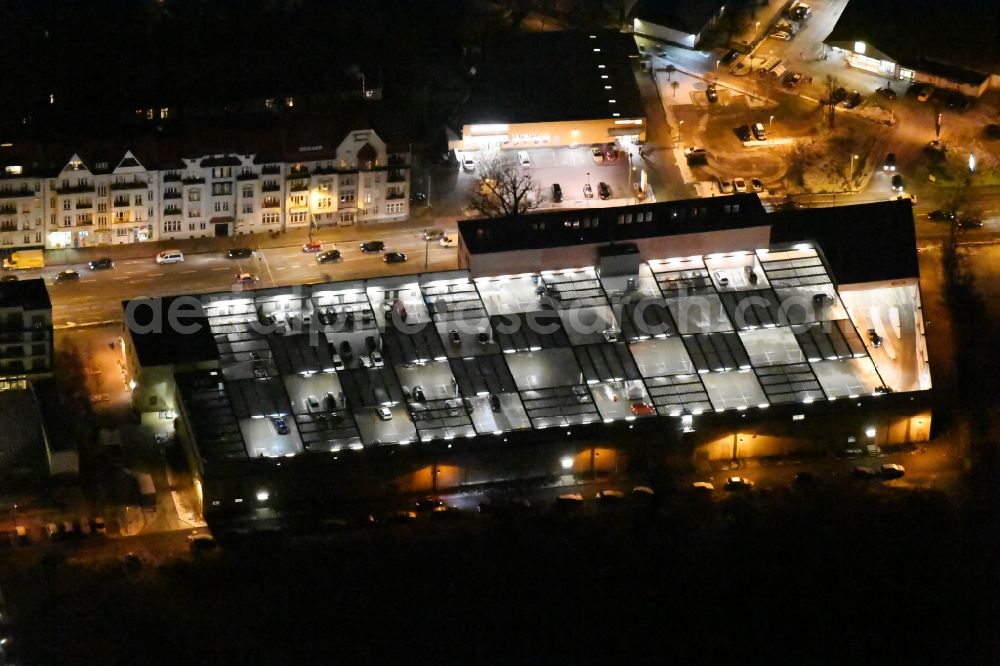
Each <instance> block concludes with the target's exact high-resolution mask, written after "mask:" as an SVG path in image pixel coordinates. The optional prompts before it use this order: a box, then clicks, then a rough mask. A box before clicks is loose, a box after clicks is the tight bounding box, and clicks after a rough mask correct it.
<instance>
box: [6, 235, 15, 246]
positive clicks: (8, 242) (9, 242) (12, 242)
mask: <svg viewBox="0 0 1000 666" xmlns="http://www.w3.org/2000/svg"><path fill="white" fill-rule="evenodd" d="M3 244H4V245H13V244H14V239H12V238H9V237H7V236H4V237H3Z"/></svg>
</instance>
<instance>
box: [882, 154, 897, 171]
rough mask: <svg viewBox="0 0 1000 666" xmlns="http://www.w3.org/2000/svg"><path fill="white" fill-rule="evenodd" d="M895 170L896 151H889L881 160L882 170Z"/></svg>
mask: <svg viewBox="0 0 1000 666" xmlns="http://www.w3.org/2000/svg"><path fill="white" fill-rule="evenodd" d="M895 170H896V153H889V154H888V155H886V156H885V161H884V162H882V171H895Z"/></svg>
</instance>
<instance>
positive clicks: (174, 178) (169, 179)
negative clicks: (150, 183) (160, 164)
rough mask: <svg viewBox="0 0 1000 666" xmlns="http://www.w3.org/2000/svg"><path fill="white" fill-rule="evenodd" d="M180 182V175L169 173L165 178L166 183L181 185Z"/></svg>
mask: <svg viewBox="0 0 1000 666" xmlns="http://www.w3.org/2000/svg"><path fill="white" fill-rule="evenodd" d="M180 180H181V175H180V174H179V173H168V174H164V176H163V182H164V183H179V182H180Z"/></svg>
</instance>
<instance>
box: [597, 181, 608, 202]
mask: <svg viewBox="0 0 1000 666" xmlns="http://www.w3.org/2000/svg"><path fill="white" fill-rule="evenodd" d="M597 194H598V196H600V197H601V198H602V199H610V198H611V188H610V187H608V184H607V183H605V182H604V181H603V180H602V181H601V182H599V183H598V184H597Z"/></svg>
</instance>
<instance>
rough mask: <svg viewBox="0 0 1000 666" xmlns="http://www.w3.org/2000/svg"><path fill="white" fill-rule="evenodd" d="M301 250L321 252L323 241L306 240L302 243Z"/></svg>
mask: <svg viewBox="0 0 1000 666" xmlns="http://www.w3.org/2000/svg"><path fill="white" fill-rule="evenodd" d="M302 251H303V252H322V251H323V243H322V242H321V241H318V240H311V241H307V242H305V243H303V244H302Z"/></svg>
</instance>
